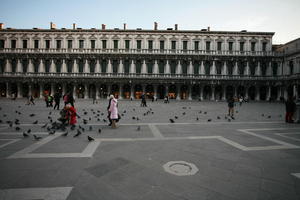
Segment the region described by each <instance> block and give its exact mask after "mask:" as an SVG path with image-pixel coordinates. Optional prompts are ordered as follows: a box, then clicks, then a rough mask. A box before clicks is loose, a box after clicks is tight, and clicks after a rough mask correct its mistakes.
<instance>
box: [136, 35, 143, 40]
mask: <svg viewBox="0 0 300 200" xmlns="http://www.w3.org/2000/svg"><path fill="white" fill-rule="evenodd" d="M135 39H138V40H142V39H143V37H142V36H141V35H137V36H136V37H135Z"/></svg>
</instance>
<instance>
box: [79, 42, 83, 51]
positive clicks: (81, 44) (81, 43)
mask: <svg viewBox="0 0 300 200" xmlns="http://www.w3.org/2000/svg"><path fill="white" fill-rule="evenodd" d="M83 48H84V40H79V49H83Z"/></svg>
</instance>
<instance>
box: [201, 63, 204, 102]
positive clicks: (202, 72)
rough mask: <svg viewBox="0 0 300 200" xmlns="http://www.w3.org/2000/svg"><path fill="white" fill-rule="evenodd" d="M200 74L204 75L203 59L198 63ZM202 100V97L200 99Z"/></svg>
mask: <svg viewBox="0 0 300 200" xmlns="http://www.w3.org/2000/svg"><path fill="white" fill-rule="evenodd" d="M200 74H202V75H204V74H205V71H204V62H203V60H202V61H201V65H200ZM201 100H202V99H201Z"/></svg>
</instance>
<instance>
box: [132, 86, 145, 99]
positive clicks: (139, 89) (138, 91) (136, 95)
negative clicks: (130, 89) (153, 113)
mask: <svg viewBox="0 0 300 200" xmlns="http://www.w3.org/2000/svg"><path fill="white" fill-rule="evenodd" d="M142 94H143V88H142V86H141V85H139V84H138V85H135V87H134V98H135V99H140V98H141V97H142Z"/></svg>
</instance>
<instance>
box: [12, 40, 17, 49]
mask: <svg viewBox="0 0 300 200" xmlns="http://www.w3.org/2000/svg"><path fill="white" fill-rule="evenodd" d="M16 47H17V40H11V48H12V49H15V48H16Z"/></svg>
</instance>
